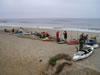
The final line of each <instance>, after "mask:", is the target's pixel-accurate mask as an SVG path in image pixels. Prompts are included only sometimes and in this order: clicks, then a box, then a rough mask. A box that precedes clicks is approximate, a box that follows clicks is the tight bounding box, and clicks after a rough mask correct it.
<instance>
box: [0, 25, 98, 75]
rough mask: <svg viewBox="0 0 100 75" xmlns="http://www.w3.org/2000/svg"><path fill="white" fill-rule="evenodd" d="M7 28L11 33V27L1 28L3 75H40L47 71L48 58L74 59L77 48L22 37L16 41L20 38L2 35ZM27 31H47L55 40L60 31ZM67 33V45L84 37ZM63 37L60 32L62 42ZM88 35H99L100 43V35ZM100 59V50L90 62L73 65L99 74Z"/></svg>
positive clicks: (72, 32) (34, 30)
mask: <svg viewBox="0 0 100 75" xmlns="http://www.w3.org/2000/svg"><path fill="white" fill-rule="evenodd" d="M4 28H8V29H11V28H12V27H0V75H40V73H41V71H42V70H43V69H44V68H45V67H46V65H47V63H48V60H49V57H52V56H54V55H56V54H58V53H66V54H69V55H70V56H73V54H74V53H75V52H76V49H75V45H67V44H57V43H56V42H43V41H40V40H34V38H32V37H34V36H29V38H28V36H27V38H21V36H22V37H23V35H20V37H17V36H18V35H15V34H12V33H5V32H3V31H2V30H3V29H4ZM16 29H17V28H16ZM24 30H25V31H27V32H28V31H32V32H36V31H37V32H42V31H46V32H48V33H49V34H50V35H52V36H55V34H56V31H57V30H53V29H52V30H51V29H37V28H34V29H32V28H24ZM67 32H68V41H70V40H72V39H78V36H79V35H80V34H81V32H74V31H67ZM62 33H63V31H60V37H61V38H63V34H62ZM87 34H89V37H90V36H93V35H94V34H96V35H98V37H97V39H98V40H100V33H87ZM30 37H31V39H30ZM99 42H100V41H99ZM99 56H100V48H98V49H95V51H94V53H93V54H92V55H91V56H90V57H89V58H87V59H84V60H80V61H77V62H74V63H75V64H79V65H81V66H84V67H87V68H91V69H93V70H96V71H98V72H100V58H99ZM40 60H42V62H40ZM81 68H82V67H81Z"/></svg>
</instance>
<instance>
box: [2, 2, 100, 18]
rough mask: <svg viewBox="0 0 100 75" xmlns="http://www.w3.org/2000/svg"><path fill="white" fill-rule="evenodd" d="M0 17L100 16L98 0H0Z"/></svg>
mask: <svg viewBox="0 0 100 75" xmlns="http://www.w3.org/2000/svg"><path fill="white" fill-rule="evenodd" d="M0 18H1V19H2V18H100V0H0Z"/></svg>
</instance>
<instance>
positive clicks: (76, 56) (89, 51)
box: [73, 47, 94, 61]
mask: <svg viewBox="0 0 100 75" xmlns="http://www.w3.org/2000/svg"><path fill="white" fill-rule="evenodd" d="M93 51H94V48H93V47H90V48H87V50H84V49H83V50H80V51H77V52H76V53H75V54H74V56H73V61H77V60H80V59H84V58H87V57H89V56H90V55H91V54H92V53H93Z"/></svg>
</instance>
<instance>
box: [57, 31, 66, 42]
mask: <svg viewBox="0 0 100 75" xmlns="http://www.w3.org/2000/svg"><path fill="white" fill-rule="evenodd" d="M63 35H64V41H65V42H67V32H66V31H64V32H63ZM56 39H57V40H56V41H57V42H60V37H59V31H57V32H56Z"/></svg>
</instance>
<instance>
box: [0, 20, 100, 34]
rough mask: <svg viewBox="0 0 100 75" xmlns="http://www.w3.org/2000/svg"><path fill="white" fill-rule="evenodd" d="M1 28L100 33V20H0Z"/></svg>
mask: <svg viewBox="0 0 100 75" xmlns="http://www.w3.org/2000/svg"><path fill="white" fill-rule="evenodd" d="M0 26H17V27H32V28H47V29H58V30H73V31H82V32H100V19H95V18H91V19H87V18H86V19H85V18H84V19H82V18H81V19H80V18H30V19H0Z"/></svg>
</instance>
